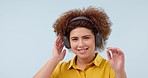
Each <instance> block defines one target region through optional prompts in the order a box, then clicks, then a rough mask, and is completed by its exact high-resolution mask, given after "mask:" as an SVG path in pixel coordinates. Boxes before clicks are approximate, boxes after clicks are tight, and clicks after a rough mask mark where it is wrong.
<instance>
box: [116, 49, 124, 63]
mask: <svg viewBox="0 0 148 78" xmlns="http://www.w3.org/2000/svg"><path fill="white" fill-rule="evenodd" d="M117 51H118V53H119V56H120V57H121V59H122V61H124V53H123V51H122V50H121V49H118V50H117Z"/></svg>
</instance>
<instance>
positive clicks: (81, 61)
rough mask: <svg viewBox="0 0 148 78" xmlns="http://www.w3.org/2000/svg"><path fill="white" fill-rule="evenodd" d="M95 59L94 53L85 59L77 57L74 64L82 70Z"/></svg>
mask: <svg viewBox="0 0 148 78" xmlns="http://www.w3.org/2000/svg"><path fill="white" fill-rule="evenodd" d="M94 58H95V53H94V54H92V55H91V56H90V57H87V58H79V57H77V60H76V64H77V65H78V66H79V67H80V68H81V69H82V70H84V69H85V67H86V65H87V64H89V63H91V62H92V61H93V60H94Z"/></svg>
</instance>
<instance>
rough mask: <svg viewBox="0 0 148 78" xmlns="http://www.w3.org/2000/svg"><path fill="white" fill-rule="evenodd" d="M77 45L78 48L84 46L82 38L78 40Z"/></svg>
mask: <svg viewBox="0 0 148 78" xmlns="http://www.w3.org/2000/svg"><path fill="white" fill-rule="evenodd" d="M78 47H79V48H82V47H84V42H83V40H82V39H80V40H79V41H78Z"/></svg>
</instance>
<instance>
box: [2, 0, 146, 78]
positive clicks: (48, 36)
mask: <svg viewBox="0 0 148 78" xmlns="http://www.w3.org/2000/svg"><path fill="white" fill-rule="evenodd" d="M88 6H94V7H102V8H103V9H104V10H105V12H106V13H107V14H108V16H109V17H110V20H111V21H112V23H113V25H112V33H111V35H110V38H109V40H108V43H107V45H106V47H119V48H121V49H122V50H123V51H124V53H125V58H126V64H125V69H126V72H127V76H128V78H148V76H147V70H148V61H146V60H147V59H148V52H147V48H148V46H147V44H148V41H147V40H148V35H147V33H148V31H147V29H148V15H147V14H148V9H147V8H148V1H147V0H122V1H121V0H0V78H32V77H33V75H34V74H35V73H36V72H37V71H38V70H39V69H40V68H41V67H42V66H43V65H44V64H45V63H46V62H47V61H48V60H49V58H50V57H51V54H52V49H53V43H54V41H55V39H56V35H55V33H54V32H53V28H52V25H53V23H54V22H55V20H56V19H57V18H58V17H59V16H60V15H61V14H62V13H64V12H65V11H68V10H70V9H75V8H80V9H82V8H84V7H88ZM101 55H102V56H103V57H104V58H107V57H106V52H105V51H104V52H102V53H101ZM73 56H74V54H73V53H72V52H67V54H66V57H65V58H64V60H63V61H68V60H70V59H71V58H73Z"/></svg>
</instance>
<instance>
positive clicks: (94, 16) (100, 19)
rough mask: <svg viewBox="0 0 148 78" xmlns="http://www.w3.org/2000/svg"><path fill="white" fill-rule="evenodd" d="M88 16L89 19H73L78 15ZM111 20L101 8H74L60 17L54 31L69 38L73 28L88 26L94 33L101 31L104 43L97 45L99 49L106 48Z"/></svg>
mask: <svg viewBox="0 0 148 78" xmlns="http://www.w3.org/2000/svg"><path fill="white" fill-rule="evenodd" d="M80 16H83V17H86V18H88V19H89V20H90V21H91V22H90V21H87V20H76V21H72V22H71V20H72V19H73V18H76V17H80ZM111 24H112V23H111V21H110V20H109V17H108V16H107V14H106V13H105V12H104V10H103V9H101V8H94V7H88V8H83V9H82V10H81V9H73V10H70V11H68V12H65V13H64V14H62V15H61V17H59V18H58V19H57V20H56V22H55V23H54V25H53V28H54V32H55V33H56V35H57V36H59V35H60V36H61V37H63V36H66V37H67V38H68V39H69V35H70V32H71V30H73V29H75V28H77V27H85V28H88V29H90V30H91V31H92V33H94V35H95V34H96V33H97V32H99V33H100V34H101V36H102V38H103V44H101V45H99V46H96V48H99V50H104V45H105V44H106V42H107V39H108V37H109V35H110V33H111Z"/></svg>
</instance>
